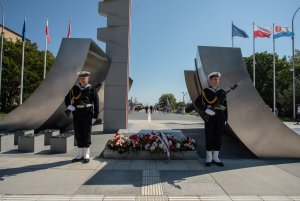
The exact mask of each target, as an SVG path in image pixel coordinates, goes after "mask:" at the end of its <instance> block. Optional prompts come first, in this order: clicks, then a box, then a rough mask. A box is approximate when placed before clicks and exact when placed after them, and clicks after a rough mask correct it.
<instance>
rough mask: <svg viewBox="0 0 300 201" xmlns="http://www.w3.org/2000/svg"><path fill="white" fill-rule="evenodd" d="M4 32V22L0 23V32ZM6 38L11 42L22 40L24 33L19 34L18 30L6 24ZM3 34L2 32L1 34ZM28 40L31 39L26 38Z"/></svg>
mask: <svg viewBox="0 0 300 201" xmlns="http://www.w3.org/2000/svg"><path fill="white" fill-rule="evenodd" d="M1 32H2V24H0V33H1ZM3 32H4V38H5V39H6V40H7V41H9V42H13V43H15V42H17V40H22V35H21V34H18V33H17V32H15V31H13V30H11V29H9V28H7V27H6V26H4V30H3ZM0 36H1V34H0ZM26 40H28V41H29V39H28V38H26Z"/></svg>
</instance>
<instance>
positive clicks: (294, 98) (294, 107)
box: [292, 7, 300, 118]
mask: <svg viewBox="0 0 300 201" xmlns="http://www.w3.org/2000/svg"><path fill="white" fill-rule="evenodd" d="M299 9H300V7H299V8H298V9H297V10H296V12H295V13H294V15H293V19H292V32H293V35H292V51H293V54H292V55H293V56H292V69H293V117H294V118H296V87H295V58H294V57H295V48H294V47H295V45H294V43H295V32H294V19H295V16H296V14H297V12H298V11H299Z"/></svg>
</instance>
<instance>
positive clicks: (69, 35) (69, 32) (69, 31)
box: [67, 17, 72, 38]
mask: <svg viewBox="0 0 300 201" xmlns="http://www.w3.org/2000/svg"><path fill="white" fill-rule="evenodd" d="M71 23H72V18H71V17H70V19H69V27H68V35H67V38H70V37H71Z"/></svg>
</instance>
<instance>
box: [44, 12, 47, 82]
mask: <svg viewBox="0 0 300 201" xmlns="http://www.w3.org/2000/svg"><path fill="white" fill-rule="evenodd" d="M46 26H48V17H47V25H46ZM46 29H47V28H46ZM45 41H46V44H45V57H44V77H43V78H44V79H45V77H46V66H47V49H48V40H47V33H46V36H45Z"/></svg>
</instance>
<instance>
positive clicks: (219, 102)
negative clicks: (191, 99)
mask: <svg viewBox="0 0 300 201" xmlns="http://www.w3.org/2000/svg"><path fill="white" fill-rule="evenodd" d="M195 104H196V106H197V107H198V108H199V109H200V110H201V111H205V110H206V109H207V108H209V109H211V110H213V111H216V112H218V110H219V109H218V108H220V107H222V106H223V107H225V109H224V110H223V111H222V112H223V113H224V115H225V121H227V119H228V110H227V100H226V92H225V91H224V90H223V89H220V88H217V89H213V88H212V87H209V88H205V89H203V90H202V93H201V95H200V96H198V98H197V99H196V101H195Z"/></svg>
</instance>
